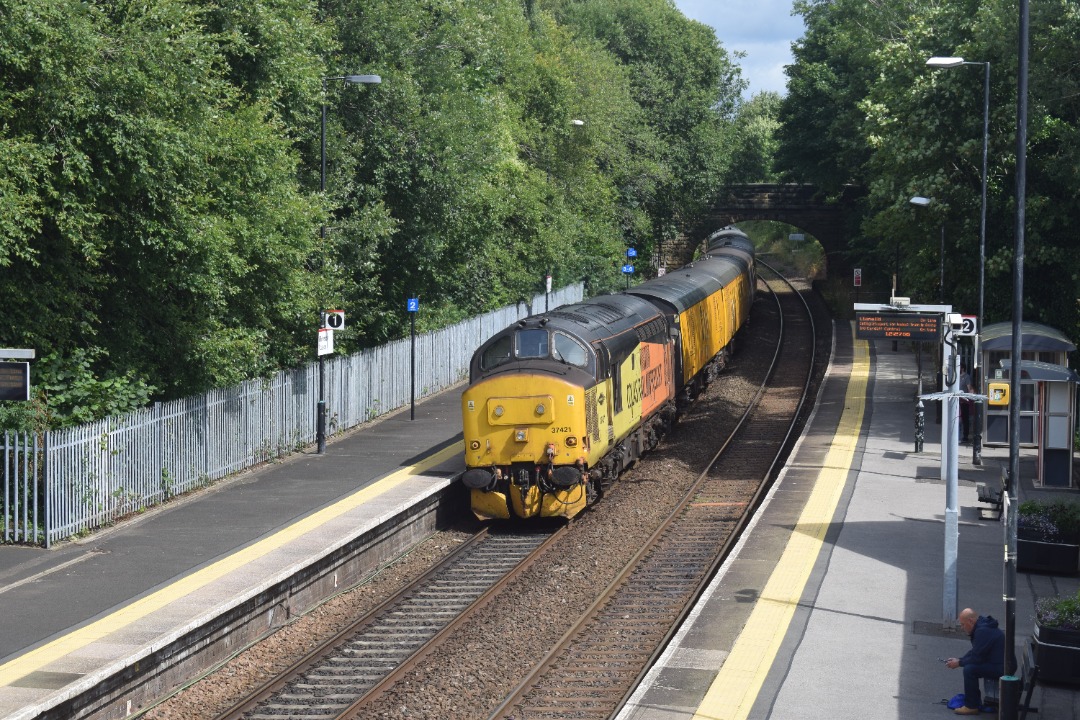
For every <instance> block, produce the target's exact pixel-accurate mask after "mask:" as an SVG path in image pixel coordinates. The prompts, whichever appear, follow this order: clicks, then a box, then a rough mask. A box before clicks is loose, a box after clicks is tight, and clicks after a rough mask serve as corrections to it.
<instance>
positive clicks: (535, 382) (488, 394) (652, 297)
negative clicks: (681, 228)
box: [462, 228, 756, 519]
mask: <svg viewBox="0 0 1080 720" xmlns="http://www.w3.org/2000/svg"><path fill="white" fill-rule="evenodd" d="M755 283H756V278H755V268H754V249H753V245H752V244H751V242H750V239H749V238H748V237H747V236H746V235H745V234H743V233H742V232H741V231H739V230H737V229H734V228H725V229H724V230H720V231H718V232H716V233H714V234H713V235H711V236H710V237H709V238H708V240H707V241H706V254H705V255H704V256H703V257H702V258H700V259H699V260H696V261H694V262H693V263H691V264H689V265H687V266H685V267H682V268H680V269H678V270H675V271H673V272H670V273H668V274H667V275H664V276H663V277H658V278H655V279H653V280H649V281H647V282H644V283H642V284H640V285H637V286H635V287H633V288H631V289H629V290H627V291H625V292H622V293H619V294H615V295H601V296H598V297H595V298H591V299H589V300H586V301H584V302H581V303H576V304H573V305H567V306H563V307H560V308H557V309H555V310H552V311H551V312H546V313H543V314H540V315H533V316H530V317H528V318H525V319H524V320H520V321H518V322H517V323H515V324H514V325H512V326H511V327H508V328H506V329H505V330H503V331H501V332H499V333H497V334H495V335H494V336H492V337H491V338H490V339H489V340H488V341H487V342H485V343H484V344H483V345H482V346H481V347H480V348H479V349H478V350H477V351H476V353H475V354H474V356H473V359H472V364H471V367H470V384H469V387H468V389H467V390H466V391H465V393H464V394H463V396H462V416H463V424H464V435H465V464H466V470H465V472H464V474H463V475H462V482H464V483H465V485H466V487H468V488H469V489H470V492H471V502H472V509H473V512H474V513H475V514H476V515H477V516H478V517H480V518H482V519H488V518H503V519H509V518H510V517H513V516H517V517H521V518H533V517H559V516H562V517H568V518H569V517H573V516H574V515H576V514H578V513H579V512H581V511H582V510H583V509H584V508H585V507H586V506H587V505H589V504H591V503H593V502H595V500H596V499H597V498H599V497H600V495H601V494H602V493H603V492H604V491H605V490H606V489H608V488H609V487H610V486H611V484H612V483H613V482H614V481H615V479H616V478H617V477H618V476H619V474H620V473H621V472H622V471H623V470H624V469H625V468H627V467H629V466H630V465H632V464H633V463H634V462H635V461H636V460H637V459H638V458H639V457H640V456H641V455H642V454H643V453H645V452H647V451H648V450H650V449H652V448H653V447H655V446H656V444H657V443H658V442H659V439H660V437H661V436H662V435H663V434H664V432H665V431H666V430H667V429H668V428H669V427H670V426H671V424H672V423H673V422H674V421H675V419H676V418H677V417H678V414H679V412H680V411H681V409H682V408H683V407H684V406H685V404H686V403H688V402H690V401H691V400H692V399H693V398H694V397H696V396H697V394H699V393H700V392H701V391H702V390H703V389H704V388H705V386H706V385H708V383H709V382H710V381H712V380H713V379H714V378H715V377H716V374H717V373H718V372H719V371H720V369H722V368H723V366H724V364H725V362H726V361H727V358H728V355H729V353H730V351H731V349H732V346H733V340H734V336H735V333H736V332H738V330H739V329H740V328H741V327H742V326H743V325H744V324H745V323H746V320H747V318H748V317H749V314H750V305H751V303H752V302H753V299H754V287H755Z"/></svg>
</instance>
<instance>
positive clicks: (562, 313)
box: [525, 293, 660, 343]
mask: <svg viewBox="0 0 1080 720" xmlns="http://www.w3.org/2000/svg"><path fill="white" fill-rule="evenodd" d="M659 315H660V311H659V310H658V309H657V308H656V306H654V305H653V304H652V303H649V302H647V301H645V300H643V299H641V298H637V297H634V296H633V295H627V294H625V293H622V294H619V295H601V296H598V297H595V298H591V299H589V300H584V301H582V302H579V303H574V304H573V305H563V306H562V307H559V308H556V309H554V310H552V311H550V312H547V313H544V314H543V315H537V316H533V317H531V318H526V321H525V322H526V323H527V326H529V327H532V326H533V321H534V322H535V323H536V324H539V322H540V320H541V318H547V320H548V322H547V323H546V327H548V328H549V329H552V330H556V329H557V330H566V331H567V332H570V333H572V334H574V335H577V336H578V337H580V338H581V339H582V340H585V341H587V342H589V343H592V342H596V341H600V340H606V339H608V338H610V337H613V336H616V335H619V334H621V333H624V332H626V331H628V330H631V329H633V328H635V327H637V326H639V325H643V324H645V323H647V322H649V321H650V320H653V319H655V318H656V317H658V316H659Z"/></svg>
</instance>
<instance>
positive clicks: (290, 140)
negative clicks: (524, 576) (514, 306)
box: [0, 0, 773, 427]
mask: <svg viewBox="0 0 1080 720" xmlns="http://www.w3.org/2000/svg"><path fill="white" fill-rule="evenodd" d="M4 19H5V22H4V23H2V24H0V80H2V82H0V150H2V151H4V152H5V154H6V157H7V159H8V162H6V163H5V164H4V167H3V168H0V196H2V198H3V201H2V202H0V268H3V274H2V276H0V303H2V304H3V306H4V308H5V313H4V315H3V317H2V318H0V344H4V345H7V346H11V347H33V348H35V349H36V350H37V354H38V357H39V358H42V360H39V361H37V362H35V363H34V368H33V376H34V383H35V385H36V387H37V390H38V392H37V395H36V400H35V402H34V403H31V404H30V405H27V406H26V407H18V408H15V407H14V406H12V407H11V408H6V409H4V410H3V411H0V412H3V413H5V415H0V419H5V424H17V425H19V426H28V427H43V426H45V425H62V424H66V423H72V422H80V421H82V420H85V419H90V418H97V417H102V416H104V415H107V414H110V413H113V412H117V411H121V410H123V409H127V408H130V407H134V406H136V405H138V404H139V403H141V402H143V401H145V400H147V399H154V400H157V399H168V398H173V397H178V396H183V395H187V394H191V393H195V392H199V391H202V390H205V389H207V388H209V387H213V386H220V385H226V384H231V383H234V382H236V381H238V380H241V379H244V378H247V377H251V376H259V375H266V374H268V373H270V372H272V371H274V370H276V369H279V368H281V367H286V366H292V365H295V364H297V363H299V362H301V361H303V360H306V359H312V358H313V357H314V345H315V343H314V331H315V328H316V322H317V318H318V316H319V312H320V310H323V309H327V308H330V307H334V308H342V309H344V310H345V311H346V315H347V318H348V322H347V329H346V330H345V331H343V332H341V333H340V334H339V337H338V338H337V343H336V345H337V347H338V350H339V352H350V351H352V350H355V349H358V348H360V347H366V346H371V345H374V344H377V343H380V342H384V341H386V340H389V339H393V338H396V337H401V336H403V335H404V334H405V333H406V332H407V330H408V315H407V313H406V312H405V311H404V305H405V299H406V298H408V297H420V298H421V301H422V305H421V307H422V309H423V310H422V312H421V314H420V317H419V318H418V320H419V323H418V324H419V326H420V329H427V328H430V327H434V326H436V325H439V324H443V323H445V322H451V321H454V320H458V319H461V318H463V317H465V316H467V315H470V314H473V313H476V312H478V311H482V310H486V309H490V308H493V307H496V306H499V305H503V304H506V303H511V302H515V301H518V300H521V299H524V298H526V297H528V296H531V295H532V294H533V293H535V292H538V291H540V290H541V288H542V287H543V282H544V276H545V275H546V274H547V273H549V272H550V273H551V274H552V275H553V276H554V281H555V283H556V284H557V285H563V284H567V283H570V282H575V281H578V280H580V279H585V281H586V283H587V284H588V289H589V291H593V292H596V291H604V290H610V289H614V288H617V287H621V284H622V281H623V279H622V276H621V275H620V273H619V266H620V265H621V262H622V259H623V257H624V253H625V250H626V248H627V247H628V246H634V247H637V248H638V250H639V253H640V255H641V257H642V270H646V269H647V267H648V263H649V260H650V257H651V254H652V251H653V248H655V247H657V246H658V245H659V243H660V242H662V241H663V240H670V239H672V238H673V237H674V236H675V235H676V234H677V233H678V232H679V231H680V230H681V229H683V228H685V227H686V226H687V225H688V224H689V223H691V222H692V220H693V219H694V217H695V215H696V213H697V212H698V211H699V210H700V209H701V208H702V207H703V205H704V203H706V202H707V201H708V200H709V199H710V198H711V197H712V194H713V193H714V191H715V189H716V188H717V186H718V184H719V183H721V182H722V181H723V180H724V179H725V178H726V177H727V176H728V175H729V174H730V173H731V172H733V170H732V168H733V164H732V159H731V155H732V151H733V148H734V147H736V146H737V145H738V144H739V143H745V144H748V145H749V144H753V149H752V150H749V151H747V152H745V153H744V157H743V159H742V161H741V162H742V165H741V166H740V167H741V168H742V169H740V170H739V172H741V173H744V174H747V173H760V172H766V170H765V168H766V167H767V163H766V158H765V155H766V154H767V153H768V152H769V151H768V147H769V145H768V143H769V137H770V136H769V133H770V132H771V126H770V125H769V123H770V122H771V120H770V118H771V117H773V115H772V114H770V113H771V112H772V111H771V110H770V109H769V108H768V107H765V108H758V106H757V105H752V106H750V107H749V108H748V111H747V113H746V114H745V115H744V116H743V125H742V128H741V129H737V128H736V127H735V121H736V112H737V111H738V109H739V106H738V97H739V93H740V91H741V90H742V87H743V83H742V81H741V80H740V78H739V75H738V70H737V68H736V67H735V66H734V65H733V64H732V63H731V62H730V61H729V59H728V57H727V55H726V54H725V53H724V51H723V49H722V48H720V46H719V45H718V43H717V41H716V38H715V36H714V35H713V33H712V31H711V30H710V29H708V28H706V27H705V26H703V25H700V24H699V23H694V22H691V21H689V20H687V19H686V18H684V17H683V16H682V15H680V14H679V13H678V12H677V11H676V10H675V8H674V7H673V6H672V5H671V4H670V3H669V2H667V0H633V1H632V2H625V1H618V2H617V1H616V0H588V1H587V2H568V1H565V0H537V1H536V2H533V3H530V4H529V6H528V7H527V8H523V7H522V5H521V3H520V2H516V1H511V0H494V1H491V0H485V1H484V2H480V1H479V0H438V1H437V2H432V3H426V4H420V5H417V4H415V3H400V2H394V1H392V0H329V1H328V2H324V3H319V4H313V3H310V2H306V1H304V0H270V1H261V2H254V3H251V2H245V3H241V2H239V1H238V0H216V1H215V2H208V1H207V0H149V1H148V2H142V3H129V2H120V3H106V4H99V3H98V4H95V3H83V2H77V1H76V0H57V1H56V2H49V3H40V2H33V1H32V0H8V1H6V2H5V4H4ZM353 73H375V74H379V75H381V76H382V79H383V82H382V84H379V85H351V84H347V83H344V82H342V81H341V80H340V77H341V76H344V75H348V74H353ZM331 78H338V79H331ZM324 107H325V110H326V115H325V117H326V124H325V141H326V145H325V147H326V177H325V180H326V182H325V191H322V190H321V189H320V186H321V185H322V182H321V180H322V175H321V163H320V162H319V161H320V155H321V151H322V140H323V132H322V131H323V124H322V122H321V116H320V113H321V111H322V109H323V108H324ZM574 121H577V122H574ZM740 133H741V136H740Z"/></svg>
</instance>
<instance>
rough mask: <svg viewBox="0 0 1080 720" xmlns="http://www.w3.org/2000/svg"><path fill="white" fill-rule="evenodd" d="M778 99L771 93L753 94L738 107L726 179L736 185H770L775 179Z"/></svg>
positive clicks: (778, 122) (778, 113)
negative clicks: (729, 165) (734, 142)
mask: <svg viewBox="0 0 1080 720" xmlns="http://www.w3.org/2000/svg"><path fill="white" fill-rule="evenodd" d="M780 108H781V99H780V96H779V95H777V94H776V93H774V92H762V93H758V94H757V95H754V97H753V98H751V99H750V101H749V102H747V103H744V104H742V105H741V106H740V107H739V114H738V118H737V120H736V123H735V127H736V136H737V138H738V142H737V143H736V144H735V148H734V151H733V153H732V160H731V171H730V178H731V181H732V182H740V183H772V182H777V181H778V180H779V174H778V173H777V171H776V169H775V162H776V160H775V158H776V153H777V151H778V149H779V146H780V141H779V139H778V138H777V133H778V131H779V129H780V120H779V116H780Z"/></svg>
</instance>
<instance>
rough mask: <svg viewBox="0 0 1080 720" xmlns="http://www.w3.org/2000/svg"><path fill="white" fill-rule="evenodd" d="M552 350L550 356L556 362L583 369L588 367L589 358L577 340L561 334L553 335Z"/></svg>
mask: <svg viewBox="0 0 1080 720" xmlns="http://www.w3.org/2000/svg"><path fill="white" fill-rule="evenodd" d="M552 340H553V345H554V349H553V350H552V352H551V356H552V357H553V358H555V359H556V360H561V361H562V362H566V363H570V364H571V365H577V366H578V367H585V366H586V365H588V362H589V356H588V353H586V352H585V348H583V347H582V346H581V345H579V344H578V341H577V340H574V339H573V338H572V337H570V336H569V335H564V334H562V333H561V332H557V333H554V334H553V335H552Z"/></svg>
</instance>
